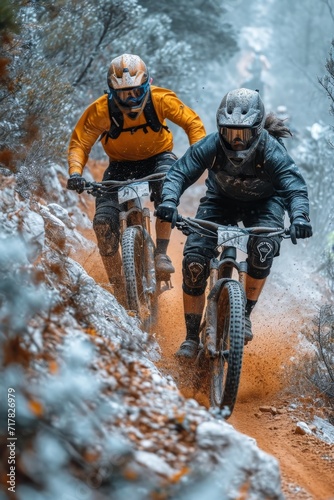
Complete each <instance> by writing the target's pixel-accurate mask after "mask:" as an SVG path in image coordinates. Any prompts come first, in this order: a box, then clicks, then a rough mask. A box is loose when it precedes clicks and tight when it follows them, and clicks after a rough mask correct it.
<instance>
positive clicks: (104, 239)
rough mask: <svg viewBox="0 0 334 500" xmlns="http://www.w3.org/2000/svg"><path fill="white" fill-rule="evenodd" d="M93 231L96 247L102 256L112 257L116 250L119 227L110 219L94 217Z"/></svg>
mask: <svg viewBox="0 0 334 500" xmlns="http://www.w3.org/2000/svg"><path fill="white" fill-rule="evenodd" d="M93 229H94V231H95V234H96V239H97V246H98V247H99V251H100V254H101V255H102V256H113V255H115V253H116V252H117V250H118V246H119V238H120V231H119V225H118V224H117V225H116V224H114V223H113V220H112V219H111V218H103V217H101V216H99V217H98V216H95V217H94V220H93Z"/></svg>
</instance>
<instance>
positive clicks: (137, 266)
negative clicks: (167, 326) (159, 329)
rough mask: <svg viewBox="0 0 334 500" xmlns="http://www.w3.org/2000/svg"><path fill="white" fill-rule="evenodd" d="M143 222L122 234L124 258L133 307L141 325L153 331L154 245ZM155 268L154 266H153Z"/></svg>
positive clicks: (124, 267)
mask: <svg viewBox="0 0 334 500" xmlns="http://www.w3.org/2000/svg"><path fill="white" fill-rule="evenodd" d="M148 238H149V236H148V235H146V238H145V235H144V233H143V229H142V228H141V227H139V226H131V227H128V228H127V229H126V230H125V231H124V233H123V236H122V260H123V271H124V277H125V289H126V296H127V301H128V306H129V309H130V310H133V311H134V312H135V314H136V315H137V316H138V318H139V319H140V322H141V326H142V327H143V328H144V329H145V330H148V331H150V329H151V328H152V326H153V323H154V321H155V316H156V309H157V299H156V286H155V276H152V274H153V273H154V270H153V271H152V267H153V266H154V264H152V265H150V263H154V254H153V252H154V245H153V244H150V241H148ZM153 269H154V267H153Z"/></svg>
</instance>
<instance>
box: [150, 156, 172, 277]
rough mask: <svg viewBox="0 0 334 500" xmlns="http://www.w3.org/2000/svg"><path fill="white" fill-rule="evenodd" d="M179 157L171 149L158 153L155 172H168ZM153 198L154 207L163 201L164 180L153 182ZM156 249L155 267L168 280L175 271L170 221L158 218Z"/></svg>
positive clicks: (160, 275)
mask: <svg viewBox="0 0 334 500" xmlns="http://www.w3.org/2000/svg"><path fill="white" fill-rule="evenodd" d="M176 160H177V157H176V156H175V154H174V153H172V152H171V151H166V152H164V153H161V154H159V155H157V157H156V159H155V167H154V173H155V174H167V172H168V170H169V169H170V167H171V166H172V165H173V163H175V161H176ZM150 186H151V199H152V201H154V208H157V206H158V205H159V204H160V203H161V201H162V187H163V180H162V181H158V182H151V183H150ZM155 230H156V250H155V269H156V273H157V278H158V279H163V280H164V279H165V280H168V279H169V278H170V274H172V273H175V269H174V266H173V264H172V261H171V259H170V258H169V257H168V255H167V248H168V245H169V240H170V235H171V232H172V228H171V224H170V223H169V222H162V221H161V220H158V219H157V220H156V223H155Z"/></svg>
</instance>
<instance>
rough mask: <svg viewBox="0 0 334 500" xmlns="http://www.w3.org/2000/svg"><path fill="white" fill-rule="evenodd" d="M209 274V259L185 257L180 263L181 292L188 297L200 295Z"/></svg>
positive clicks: (198, 256)
mask: <svg viewBox="0 0 334 500" xmlns="http://www.w3.org/2000/svg"><path fill="white" fill-rule="evenodd" d="M209 273H210V267H209V259H207V258H206V257H204V256H203V255H198V254H197V255H196V254H188V255H185V257H184V259H183V263H182V274H183V285H182V288H183V291H184V292H185V293H187V294H188V295H193V296H198V295H202V294H203V293H204V292H205V288H206V281H207V279H208V276H209Z"/></svg>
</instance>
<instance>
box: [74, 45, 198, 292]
mask: <svg viewBox="0 0 334 500" xmlns="http://www.w3.org/2000/svg"><path fill="white" fill-rule="evenodd" d="M107 81H108V88H109V90H108V93H107V94H105V95H103V96H101V97H99V98H98V99H97V100H96V101H95V102H93V103H92V104H91V105H90V106H88V108H87V109H86V110H85V111H84V113H83V114H82V116H81V117H80V119H79V121H78V123H77V124H76V126H75V128H74V130H73V133H72V136H71V139H70V143H69V148H68V165H69V175H70V178H69V180H68V182H67V188H68V189H73V190H76V191H78V192H82V191H83V187H84V185H85V179H84V177H82V174H83V170H84V167H85V165H86V163H87V160H88V158H89V154H90V151H91V148H92V147H93V145H94V144H95V143H96V141H97V140H101V144H102V146H103V149H104V151H105V152H106V154H107V156H108V157H109V166H108V168H107V169H106V171H105V172H104V175H103V180H127V179H140V178H142V177H145V176H147V175H150V174H152V173H162V172H167V171H168V170H169V168H170V167H171V165H172V164H173V163H174V162H175V161H176V160H177V157H176V156H175V154H174V153H173V134H172V133H171V131H170V130H169V128H168V126H167V123H166V119H168V120H170V121H171V122H173V123H175V124H176V125H178V126H180V127H182V128H183V129H184V131H185V132H186V134H187V136H188V140H189V143H190V144H194V143H195V142H197V141H198V140H200V139H202V138H203V137H204V136H205V129H204V126H203V123H202V121H201V119H200V118H199V116H198V115H197V113H196V112H195V111H193V110H192V109H191V108H189V107H188V106H186V105H185V104H184V103H183V102H182V101H181V100H180V99H179V98H178V96H177V95H176V94H175V93H174V92H173V91H171V90H169V89H164V88H161V87H157V86H153V85H151V79H150V77H149V73H148V70H147V67H146V65H145V63H144V62H143V61H142V59H141V58H140V57H138V56H137V55H132V54H123V55H121V56H118V57H116V58H115V59H113V60H112V61H111V64H110V67H109V70H108V76H107ZM162 184H163V182H162V181H160V182H154V183H153V182H152V183H151V185H150V189H151V198H152V201H154V205H155V207H157V206H158V205H159V203H161V193H162ZM121 208H122V207H121V205H119V203H118V200H117V193H115V195H114V197H113V198H110V197H108V198H107V197H101V198H97V200H96V213H95V216H94V220H93V228H94V231H95V234H96V237H97V242H98V247H99V251H100V255H101V257H102V260H103V263H104V266H105V269H106V272H107V275H108V278H109V280H110V282H111V283H112V284H113V285H114V288H115V294H116V295H117V291H118V292H119V293H121V291H120V290H121V288H122V280H121V277H120V272H119V271H120V269H121V257H120V253H119V236H120V230H119V212H120V210H121ZM170 233H171V224H170V223H169V222H164V223H161V221H159V223H157V224H156V236H157V241H156V255H155V265H156V271H157V275H158V276H159V278H160V279H169V277H170V274H171V273H173V272H174V271H175V270H174V267H173V265H172V262H171V260H170V258H169V257H168V256H167V247H168V244H169V239H170Z"/></svg>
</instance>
